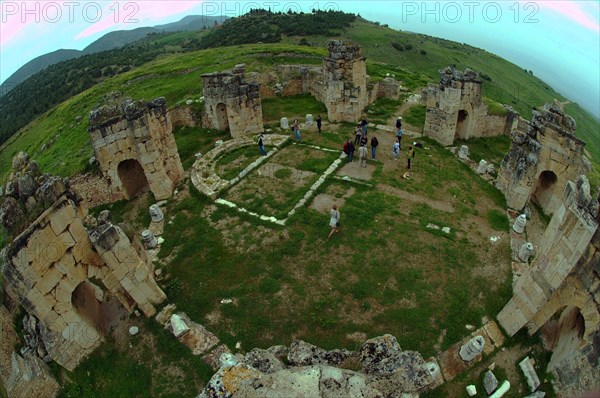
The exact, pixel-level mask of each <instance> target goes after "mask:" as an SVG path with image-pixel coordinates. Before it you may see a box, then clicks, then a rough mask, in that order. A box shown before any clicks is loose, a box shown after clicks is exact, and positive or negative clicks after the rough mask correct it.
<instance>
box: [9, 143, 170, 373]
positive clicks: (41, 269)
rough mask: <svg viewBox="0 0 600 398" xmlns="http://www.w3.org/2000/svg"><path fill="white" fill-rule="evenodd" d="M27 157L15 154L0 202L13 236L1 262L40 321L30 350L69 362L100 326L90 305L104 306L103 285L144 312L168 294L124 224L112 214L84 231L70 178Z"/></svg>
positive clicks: (95, 340)
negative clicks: (115, 221)
mask: <svg viewBox="0 0 600 398" xmlns="http://www.w3.org/2000/svg"><path fill="white" fill-rule="evenodd" d="M32 163H33V162H29V160H28V158H27V157H26V155H24V154H19V155H17V157H15V160H13V169H14V170H15V171H14V172H13V176H12V178H11V181H17V182H18V183H17V188H16V189H10V190H9V192H7V195H8V196H7V197H5V199H4V201H3V203H2V205H1V206H0V221H2V225H3V227H4V228H5V229H6V230H7V231H8V233H9V235H10V237H11V238H13V239H12V242H11V243H10V244H9V245H8V246H6V247H5V248H4V249H3V251H2V252H1V256H0V257H1V264H2V268H1V269H2V273H3V276H4V280H5V283H6V284H7V285H8V288H9V290H10V291H11V295H12V296H13V297H17V299H18V300H19V302H20V304H21V305H22V306H23V308H24V309H25V310H26V311H27V313H28V314H29V315H30V316H31V317H34V318H35V320H34V322H33V323H35V324H36V325H38V326H36V330H39V336H38V337H37V338H35V339H33V340H32V342H35V345H34V347H31V349H32V350H33V353H34V354H35V355H37V356H39V357H41V358H42V359H43V360H45V361H49V360H54V361H56V362H57V363H58V364H60V365H61V366H63V367H65V368H67V369H69V370H73V369H74V368H75V367H76V366H77V364H78V363H79V362H80V361H81V360H82V359H83V358H85V357H86V356H87V355H89V354H90V353H91V352H92V351H93V350H94V349H95V348H96V347H97V346H98V345H99V344H100V341H101V338H102V334H103V333H104V332H105V330H103V324H101V321H102V320H103V319H100V318H102V317H101V315H102V311H100V315H98V313H97V312H95V311H94V309H95V310H98V309H99V310H102V308H104V307H103V306H104V292H105V291H108V292H110V293H111V294H112V296H114V297H116V298H117V299H118V301H119V302H120V303H121V304H122V305H123V306H124V307H125V309H127V310H128V311H130V312H131V311H133V309H134V307H135V306H137V307H139V308H140V309H141V310H142V311H143V312H144V314H146V315H147V316H152V315H153V314H154V313H155V307H154V305H155V304H158V303H160V302H162V301H163V300H164V299H165V298H166V297H165V295H164V293H163V292H162V290H161V289H160V288H159V287H158V285H157V284H156V282H155V281H154V277H153V270H152V266H151V264H150V263H148V261H147V260H145V259H144V253H140V252H138V251H136V250H135V248H134V246H133V245H132V244H131V242H130V241H129V238H128V237H127V236H126V235H125V234H124V233H123V231H122V230H121V229H120V228H119V227H118V226H116V225H112V224H111V223H110V222H106V223H104V224H102V225H99V226H97V227H94V228H93V229H92V230H91V231H88V229H87V228H86V225H85V224H84V219H85V218H86V216H87V214H86V213H87V210H86V209H85V208H83V207H82V206H81V205H80V204H79V199H78V198H77V197H76V195H75V194H74V193H73V191H72V190H71V189H70V188H69V184H68V180H63V179H61V178H58V177H53V176H50V175H48V174H43V175H42V174H39V170H37V167H36V166H33V167H32ZM34 164H35V163H34ZM21 181H23V182H22V183H21V184H19V182H21ZM9 184H10V183H9ZM7 185H8V184H7ZM34 201H35V202H36V203H37V205H36V206H32V205H29V206H28V205H27V204H28V203H30V204H31V203H33V202H34ZM31 219H33V221H31V222H30V221H29V220H31ZM98 284H100V285H101V286H98ZM89 292H93V293H92V294H91V295H90V294H87V295H86V293H89ZM81 299H83V302H87V304H84V305H82V304H81ZM88 305H91V306H92V307H93V308H88V307H87V306H88ZM108 315H110V314H107V316H108ZM99 317H100V318H99Z"/></svg>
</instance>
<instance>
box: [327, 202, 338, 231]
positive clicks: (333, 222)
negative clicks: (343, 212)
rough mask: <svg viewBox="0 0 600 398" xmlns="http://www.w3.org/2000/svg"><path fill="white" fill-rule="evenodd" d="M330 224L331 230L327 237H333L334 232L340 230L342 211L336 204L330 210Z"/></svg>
mask: <svg viewBox="0 0 600 398" xmlns="http://www.w3.org/2000/svg"><path fill="white" fill-rule="evenodd" d="M329 226H330V227H331V232H329V236H328V237H327V239H329V238H331V236H332V235H333V234H337V233H338V232H340V212H339V210H338V207H337V205H336V204H334V205H333V207H332V208H331V210H329Z"/></svg>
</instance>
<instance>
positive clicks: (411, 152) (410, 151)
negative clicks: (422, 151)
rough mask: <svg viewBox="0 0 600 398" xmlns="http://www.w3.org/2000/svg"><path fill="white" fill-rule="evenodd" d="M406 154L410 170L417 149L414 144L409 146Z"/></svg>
mask: <svg viewBox="0 0 600 398" xmlns="http://www.w3.org/2000/svg"><path fill="white" fill-rule="evenodd" d="M406 156H407V157H408V166H407V167H406V168H407V169H408V170H410V160H411V159H413V158H414V157H415V150H414V149H413V147H412V146H409V147H408V152H407V153H406Z"/></svg>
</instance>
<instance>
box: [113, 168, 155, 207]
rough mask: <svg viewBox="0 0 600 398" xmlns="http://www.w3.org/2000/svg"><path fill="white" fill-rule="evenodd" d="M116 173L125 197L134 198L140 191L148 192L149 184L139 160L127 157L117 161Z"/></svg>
mask: <svg viewBox="0 0 600 398" xmlns="http://www.w3.org/2000/svg"><path fill="white" fill-rule="evenodd" d="M117 173H118V175H119V179H120V180H121V185H122V186H123V190H124V191H125V194H126V196H127V199H131V198H134V197H135V196H137V195H138V194H140V193H143V192H148V191H149V190H150V185H149V184H148V179H147V178H146V174H145V173H144V169H143V168H142V165H141V164H140V162H138V161H137V160H135V159H127V160H124V161H122V162H121V163H119V166H118V167H117Z"/></svg>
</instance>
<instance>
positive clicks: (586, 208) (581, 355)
mask: <svg viewBox="0 0 600 398" xmlns="http://www.w3.org/2000/svg"><path fill="white" fill-rule="evenodd" d="M599 199H600V198H596V197H592V196H591V194H590V187H589V183H588V181H587V178H585V176H581V177H579V178H578V180H577V182H576V183H573V182H571V181H569V182H567V184H566V188H565V192H564V197H563V202H562V203H561V205H560V207H559V208H558V209H557V210H556V212H555V213H554V216H553V217H552V220H551V221H550V224H549V225H548V228H547V229H546V232H545V234H544V237H543V239H542V241H541V244H540V248H539V251H538V254H537V255H536V257H535V258H534V260H533V262H532V264H531V266H530V267H529V269H527V270H526V271H525V272H524V274H523V275H522V276H521V277H520V279H519V280H518V281H517V283H516V284H515V287H514V295H513V297H512V298H511V299H510V301H509V302H508V303H507V304H506V305H505V306H504V308H503V309H502V311H500V313H499V314H498V320H499V321H500V324H501V325H502V327H503V328H504V329H505V330H506V332H507V333H508V334H509V335H510V336H512V335H514V334H515V333H516V332H518V331H519V330H520V329H521V328H522V327H523V326H527V328H528V330H529V333H530V334H533V333H535V332H536V331H538V330H539V329H540V328H541V327H542V326H544V325H545V324H546V323H547V322H549V321H551V320H552V319H553V317H555V316H557V315H560V318H561V322H560V323H559V327H558V329H559V330H558V332H556V341H555V344H554V346H553V350H554V353H553V357H552V359H551V362H550V363H551V367H552V368H553V369H555V370H556V371H557V372H558V373H559V378H562V383H563V384H565V385H569V386H571V387H573V386H579V387H575V388H580V389H579V390H578V392H583V391H586V390H590V389H591V388H593V387H595V388H597V387H598V386H597V385H596V386H594V385H593V383H592V384H590V382H588V381H586V380H585V378H586V377H587V376H586V375H587V374H588V373H582V374H581V375H578V376H577V377H572V376H573V375H574V374H576V373H577V372H574V371H573V369H577V368H585V367H588V368H590V369H592V372H596V374H598V371H599V370H600V363H599V362H598V359H599V358H600V231H599V230H598V208H599V206H600V205H599V202H598V201H599ZM570 313H574V319H575V320H574V321H573V322H572V324H568V323H567V322H565V321H563V318H565V317H566V315H568V314H570ZM577 317H580V321H579V322H577V319H578V318H577ZM564 336H566V338H564ZM565 347H566V348H565ZM584 360H585V361H587V364H585V363H584V362H585V361H584ZM582 361H584V362H582ZM561 373H562V376H560V374H561ZM567 376H568V377H567ZM596 383H597V381H596Z"/></svg>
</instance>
